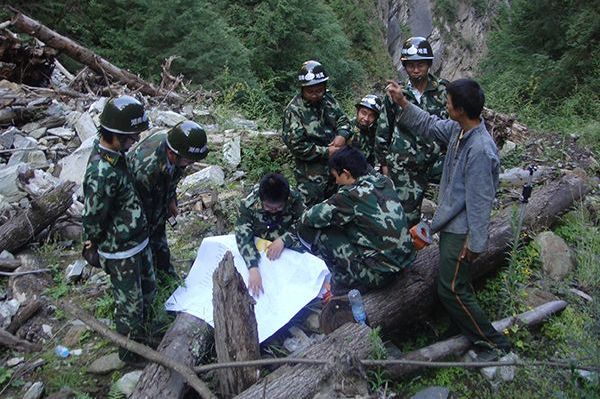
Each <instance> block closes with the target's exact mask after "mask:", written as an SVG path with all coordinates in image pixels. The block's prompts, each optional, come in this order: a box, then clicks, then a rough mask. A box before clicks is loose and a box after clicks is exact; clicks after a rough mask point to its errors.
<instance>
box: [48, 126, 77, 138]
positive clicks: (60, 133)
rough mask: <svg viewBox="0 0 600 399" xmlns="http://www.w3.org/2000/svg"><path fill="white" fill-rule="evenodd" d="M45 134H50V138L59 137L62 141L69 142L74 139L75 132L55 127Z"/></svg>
mask: <svg viewBox="0 0 600 399" xmlns="http://www.w3.org/2000/svg"><path fill="white" fill-rule="evenodd" d="M46 133H48V134H51V135H52V136H57V137H60V138H61V139H63V140H71V139H72V138H73V137H75V132H74V131H73V130H72V129H69V128H67V127H55V128H52V129H48V131H47V132H46Z"/></svg>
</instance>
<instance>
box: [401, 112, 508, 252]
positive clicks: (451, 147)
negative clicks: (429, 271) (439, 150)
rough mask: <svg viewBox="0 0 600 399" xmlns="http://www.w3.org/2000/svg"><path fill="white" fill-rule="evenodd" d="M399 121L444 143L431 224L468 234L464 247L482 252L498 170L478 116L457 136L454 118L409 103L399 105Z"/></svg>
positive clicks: (496, 158)
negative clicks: (447, 117) (477, 121)
mask: <svg viewBox="0 0 600 399" xmlns="http://www.w3.org/2000/svg"><path fill="white" fill-rule="evenodd" d="M399 122H400V123H401V124H403V125H406V126H408V127H409V128H411V129H413V130H414V131H415V132H418V133H419V134H421V135H422V136H424V137H427V138H430V139H434V140H437V141H438V142H440V143H443V145H444V146H445V147H446V148H447V149H448V150H447V153H446V159H445V160H444V171H443V173H442V180H441V182H440V193H439V198H438V202H439V204H438V208H437V210H436V212H435V215H434V216H433V221H432V224H431V228H432V230H433V231H434V232H437V231H444V232H448V233H455V234H468V237H467V245H468V248H469V250H471V251H472V252H476V253H479V252H483V251H484V250H485V248H486V242H487V238H488V226H489V224H490V214H491V212H492V205H493V202H494V198H495V196H496V189H497V188H498V174H499V170H500V158H499V156H498V149H497V147H496V144H495V143H494V140H493V139H492V137H491V136H490V134H489V133H488V131H487V129H486V127H485V124H484V123H483V120H481V122H480V124H479V126H477V127H476V128H473V129H471V130H470V131H468V132H465V133H464V134H463V137H462V139H460V140H459V137H460V133H461V127H460V125H459V124H458V123H457V122H455V121H452V120H442V119H440V118H439V117H437V116H435V115H430V114H429V113H427V112H425V111H423V110H421V109H420V108H419V107H416V106H414V105H412V104H410V105H409V106H408V107H406V108H405V109H404V110H403V111H402V114H401V115H400V119H399Z"/></svg>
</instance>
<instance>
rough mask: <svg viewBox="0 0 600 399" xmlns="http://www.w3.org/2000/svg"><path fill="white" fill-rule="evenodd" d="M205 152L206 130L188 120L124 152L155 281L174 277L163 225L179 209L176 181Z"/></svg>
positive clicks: (175, 276) (177, 181)
mask: <svg viewBox="0 0 600 399" xmlns="http://www.w3.org/2000/svg"><path fill="white" fill-rule="evenodd" d="M207 154H208V147H207V146H206V132H205V131H204V129H202V127H200V125H198V124H197V123H195V122H193V121H189V120H188V121H184V122H181V123H179V124H178V125H177V126H175V127H174V128H172V129H171V130H170V131H169V132H168V133H166V132H158V133H155V134H153V135H152V136H149V137H147V138H146V139H144V140H143V141H141V142H140V143H139V144H138V145H137V146H136V147H135V148H134V150H133V151H131V152H130V153H129V155H128V160H129V165H130V168H131V171H132V174H133V178H134V184H135V187H136V189H137V192H138V194H139V196H140V199H141V201H142V205H143V207H144V212H145V214H146V218H147V219H148V226H149V231H150V248H151V249H152V258H153V260H154V266H155V268H154V270H155V272H156V273H157V277H158V279H159V282H160V281H161V279H162V278H163V277H166V276H171V277H174V278H177V273H176V272H175V268H174V267H173V265H172V264H171V253H170V251H169V244H168V242H167V234H166V229H165V224H166V221H167V219H169V218H174V217H175V216H177V214H178V213H179V211H178V209H177V198H176V189H177V183H179V181H180V180H181V178H182V177H183V172H184V169H185V167H186V166H188V165H189V164H191V163H193V162H196V161H200V160H201V159H204V158H206V155H207ZM171 220H173V219H171Z"/></svg>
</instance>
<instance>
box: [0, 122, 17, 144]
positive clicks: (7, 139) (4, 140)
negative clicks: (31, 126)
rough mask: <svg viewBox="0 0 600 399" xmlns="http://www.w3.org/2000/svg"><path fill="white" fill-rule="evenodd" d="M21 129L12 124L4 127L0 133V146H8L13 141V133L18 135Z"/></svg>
mask: <svg viewBox="0 0 600 399" xmlns="http://www.w3.org/2000/svg"><path fill="white" fill-rule="evenodd" d="M20 133H21V131H20V130H19V129H17V128H16V127H14V126H11V127H9V128H8V129H6V130H5V131H4V132H2V134H0V146H2V148H7V149H8V148H10V147H12V145H13V142H14V141H15V135H19V134H20Z"/></svg>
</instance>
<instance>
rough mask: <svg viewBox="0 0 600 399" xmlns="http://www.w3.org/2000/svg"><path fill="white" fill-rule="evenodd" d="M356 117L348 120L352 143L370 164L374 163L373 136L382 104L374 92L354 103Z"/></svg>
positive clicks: (373, 164)
mask: <svg viewBox="0 0 600 399" xmlns="http://www.w3.org/2000/svg"><path fill="white" fill-rule="evenodd" d="M355 107H356V117H354V118H352V119H351V120H350V125H351V126H352V133H353V135H352V144H353V145H354V146H355V147H357V148H359V149H360V150H361V151H362V152H363V154H365V158H367V162H368V163H369V165H371V166H375V165H376V156H375V138H376V133H377V118H379V114H380V113H381V109H382V107H383V104H382V102H381V99H380V98H379V97H377V96H376V95H374V94H368V95H366V96H364V97H363V98H362V99H361V100H360V102H358V103H356V105H355Z"/></svg>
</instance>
